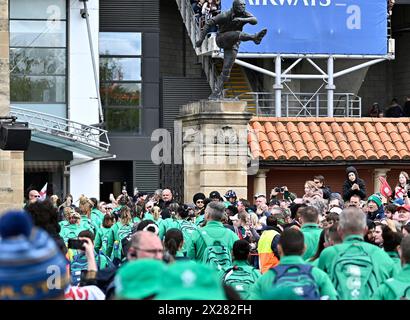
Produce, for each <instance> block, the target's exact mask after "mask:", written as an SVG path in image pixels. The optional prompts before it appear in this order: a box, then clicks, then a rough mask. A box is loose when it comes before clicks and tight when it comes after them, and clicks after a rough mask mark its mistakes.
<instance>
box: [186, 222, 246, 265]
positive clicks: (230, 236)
mask: <svg viewBox="0 0 410 320" xmlns="http://www.w3.org/2000/svg"><path fill="white" fill-rule="evenodd" d="M200 233H202V234H204V235H207V236H209V237H210V238H212V239H214V240H218V241H220V242H221V245H223V246H226V247H227V249H228V250H229V251H230V252H232V248H233V244H234V242H235V241H236V240H239V238H238V236H237V235H236V233H234V232H232V231H231V230H229V229H227V228H225V227H224V225H223V224H222V222H220V221H212V220H210V221H208V223H207V224H206V226H205V227H203V228H199V229H198V230H197V231H195V232H193V233H192V238H191V239H192V242H191V244H190V247H189V248H188V257H189V258H190V259H194V260H196V261H202V259H203V256H204V253H205V249H206V247H207V246H206V243H205V241H204V239H203V238H202V236H201V235H200Z"/></svg>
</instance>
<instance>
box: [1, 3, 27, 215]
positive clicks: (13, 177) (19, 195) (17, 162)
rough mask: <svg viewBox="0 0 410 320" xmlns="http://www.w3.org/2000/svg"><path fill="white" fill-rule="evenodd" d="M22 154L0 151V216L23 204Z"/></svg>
mask: <svg viewBox="0 0 410 320" xmlns="http://www.w3.org/2000/svg"><path fill="white" fill-rule="evenodd" d="M8 12H9V3H8V0H0V116H7V115H8V113H9V111H10V82H9V79H10V75H9V16H8ZM23 188H24V153H23V152H21V151H2V150H0V214H1V213H3V212H4V211H5V210H8V209H21V208H22V207H23V202H24V191H23Z"/></svg>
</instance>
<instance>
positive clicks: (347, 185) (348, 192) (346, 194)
mask: <svg viewBox="0 0 410 320" xmlns="http://www.w3.org/2000/svg"><path fill="white" fill-rule="evenodd" d="M350 172H353V173H354V174H355V175H356V180H355V181H353V182H352V181H350V180H349V173H350ZM355 183H357V184H358V185H359V190H352V186H353V184H355ZM354 194H357V195H359V197H360V198H361V199H362V200H363V199H364V198H366V185H365V183H364V181H363V180H362V179H360V178H359V175H358V174H357V170H356V168H355V167H348V168H347V169H346V181H345V182H344V184H343V200H344V201H349V200H350V197H351V196H352V195H354Z"/></svg>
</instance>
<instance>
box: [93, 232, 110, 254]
mask: <svg viewBox="0 0 410 320" xmlns="http://www.w3.org/2000/svg"><path fill="white" fill-rule="evenodd" d="M111 232H112V231H111V227H110V228H100V229H99V230H98V231H97V235H96V236H95V241H94V248H95V251H96V252H99V250H100V249H101V250H102V252H103V253H104V254H107V249H108V248H107V247H108V238H109V237H110V233H111Z"/></svg>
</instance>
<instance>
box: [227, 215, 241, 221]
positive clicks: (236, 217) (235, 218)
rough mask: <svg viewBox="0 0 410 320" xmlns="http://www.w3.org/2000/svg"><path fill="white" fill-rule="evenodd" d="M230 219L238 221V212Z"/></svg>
mask: <svg viewBox="0 0 410 320" xmlns="http://www.w3.org/2000/svg"><path fill="white" fill-rule="evenodd" d="M229 219H231V220H232V221H238V220H239V218H238V214H235V215H234V216H230V217H229Z"/></svg>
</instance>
